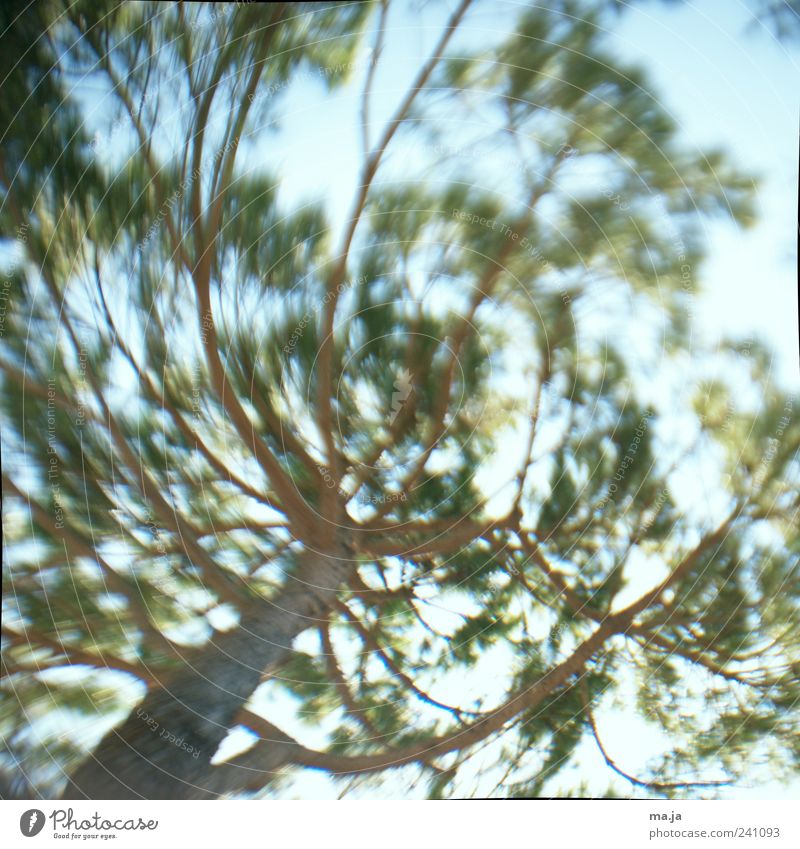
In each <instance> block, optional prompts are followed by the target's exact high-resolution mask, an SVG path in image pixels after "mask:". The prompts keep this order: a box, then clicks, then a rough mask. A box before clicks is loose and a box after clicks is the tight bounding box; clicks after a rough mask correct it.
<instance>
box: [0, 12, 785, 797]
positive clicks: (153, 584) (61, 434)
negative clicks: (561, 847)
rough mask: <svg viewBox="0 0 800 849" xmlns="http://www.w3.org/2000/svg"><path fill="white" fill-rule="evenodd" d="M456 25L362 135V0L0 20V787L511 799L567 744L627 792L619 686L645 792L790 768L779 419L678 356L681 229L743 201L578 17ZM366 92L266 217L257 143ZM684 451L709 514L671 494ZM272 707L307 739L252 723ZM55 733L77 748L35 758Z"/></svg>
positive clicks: (695, 360)
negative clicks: (317, 88)
mask: <svg viewBox="0 0 800 849" xmlns="http://www.w3.org/2000/svg"><path fill="white" fill-rule="evenodd" d="M469 5H470V4H469V2H468V0H463V2H460V3H459V4H458V6H457V7H456V8H455V10H454V11H453V13H452V16H451V17H450V19H449V20H448V22H447V24H446V26H445V27H444V28H443V30H442V32H441V34H440V36H439V38H438V41H437V43H436V45H435V47H434V49H433V51H432V52H431V54H430V58H429V59H428V60H427V61H426V62H425V63H424V64H423V65H422V66H421V67H420V69H419V72H418V74H417V76H416V78H415V79H414V80H413V82H412V83H411V85H410V87H409V89H408V91H407V93H406V94H405V95H404V96H403V97H402V98H401V99H400V100H399V102H398V105H397V106H396V109H395V111H394V112H393V114H392V115H391V117H390V118H389V120H388V122H386V123H385V124H384V125H383V126H381V127H379V128H377V127H376V122H375V121H373V120H371V114H372V111H374V108H375V103H374V102H373V98H372V97H371V89H372V87H373V86H374V84H375V78H376V75H377V73H378V71H377V70H376V67H378V63H379V61H380V55H381V52H382V50H383V45H384V40H385V39H386V38H389V37H391V36H392V33H393V30H392V27H391V26H388V27H387V26H386V24H387V20H388V15H389V14H390V13H389V10H388V6H387V4H385V3H383V4H371V3H353V4H349V5H348V4H345V5H333V4H331V5H328V4H321V5H320V4H274V5H270V6H263V7H262V6H258V5H256V6H255V7H250V6H233V7H231V6H216V5H215V6H207V7H204V8H199V7H195V6H184V5H183V4H175V5H172V4H169V5H168V4H155V5H152V4H136V5H133V4H126V5H123V6H116V5H114V4H112V3H91V4H89V3H85V4H77V5H76V4H64V5H59V4H56V3H51V4H43V5H41V6H39V7H38V10H37V13H36V14H37V15H38V19H37V18H31V17H30V16H28V17H26V18H21V17H17V15H16V13H15V11H14V10H12V11H11V12H10V13H9V18H8V22H7V25H8V26H11V27H12V29H13V33H14V38H13V40H12V43H13V44H14V49H15V52H14V53H13V55H11V56H10V57H9V59H10V66H11V67H10V69H9V70H11V69H13V71H12V73H11V74H10V76H8V77H7V80H8V82H6V83H4V86H13V92H14V94H15V95H16V96H15V97H13V98H10V97H7V98H5V103H4V105H3V109H5V110H6V111H7V113H8V114H7V115H6V116H4V117H6V119H7V120H6V121H5V122H4V125H5V126H8V127H9V131H8V133H7V136H8V139H9V141H8V143H6V139H5V138H4V147H3V154H2V159H0V166H1V168H2V170H1V171H0V181H2V189H3V206H2V226H3V232H4V233H5V234H7V235H8V236H9V237H10V238H12V239H13V238H16V243H17V246H18V249H19V251H20V252H24V260H23V261H21V262H18V263H17V264H16V265H15V266H13V268H12V271H11V273H10V274H9V276H8V278H7V287H6V288H7V292H8V294H7V306H6V309H5V314H4V326H3V335H2V354H1V355H0V356H1V361H0V370H1V371H2V379H3V394H2V399H3V407H2V416H3V418H2V426H3V430H2V432H3V444H4V469H3V489H4V495H5V498H4V528H5V539H6V542H5V557H4V570H5V572H4V578H5V582H6V585H5V586H6V592H5V594H4V624H3V662H4V676H5V677H4V683H3V695H4V700H5V707H4V711H3V716H2V723H3V736H4V740H5V741H6V748H7V750H8V751H7V754H6V756H5V763H6V767H7V772H8V774H9V775H10V776H13V775H19V774H22V775H24V776H25V779H26V781H28V782H29V783H30V784H31V785H32V789H30V790H29V791H28V792H31V793H35V792H37V788H39V789H40V790H41V788H45V789H44V790H41V792H54V791H53V790H49V788H57V789H59V790H60V788H61V787H63V786H64V784H65V778H66V775H67V773H69V780H68V781H66V790H65V791H64V793H65V796H66V798H83V797H89V798H140V797H145V798H207V797H215V796H218V795H224V794H228V795H231V794H232V795H241V794H248V793H253V792H262V791H265V790H266V791H270V789H271V788H273V787H275V786H276V785H275V782H276V781H277V780H278V778H279V777H280V776H281V775H285V774H286V773H287V772H290V771H291V770H296V769H300V768H313V769H321V770H324V771H326V772H327V773H329V774H330V775H332V776H337V777H339V778H343V779H349V777H352V776H370V775H376V776H382V775H391V774H393V773H394V772H395V771H396V770H400V769H405V770H406V771H409V770H410V771H412V772H421V775H422V776H423V777H424V779H425V780H426V781H428V782H429V791H430V793H431V795H433V796H440V795H446V794H447V793H449V792H455V791H454V789H453V788H457V787H460V786H462V785H460V784H459V782H463V781H465V780H467V781H468V780H470V779H465V778H464V776H465V775H466V776H469V775H470V774H474V771H475V770H478V771H480V770H481V769H489V768H490V767H485V766H484V767H480V766H476V763H477V761H478V759H477V758H476V757H475V756H476V755H477V754H479V753H481V752H483V751H484V750H485V751H490V752H492V753H493V756H494V759H495V761H496V763H494V764H493V765H492V767H491V768H494V769H495V771H496V772H497V774H498V782H497V788H496V790H495V792H496V793H497V794H501V795H541V794H542V793H543V792H544V789H545V788H547V787H552V786H553V785H552V783H549V782H552V781H553V780H554V779H555V777H556V776H557V775H558V773H559V771H560V770H561V769H562V768H563V767H564V766H565V765H567V764H569V763H570V762H571V760H572V759H573V757H574V755H575V751H576V748H577V747H578V745H579V743H580V742H581V741H582V740H584V739H586V738H587V737H594V738H595V739H596V742H597V745H598V746H599V747H600V751H601V752H602V755H603V757H604V758H605V760H606V762H607V763H608V765H609V767H611V768H612V769H613V770H616V771H618V772H621V773H622V774H625V773H624V770H623V768H622V767H621V766H619V765H618V764H617V763H616V760H615V756H614V753H613V752H610V751H609V750H608V749H607V747H606V746H605V745H604V743H603V737H602V729H601V728H600V727H599V725H600V723H599V722H598V721H597V718H596V712H597V706H598V705H599V704H600V702H601V700H607V699H609V698H612V697H614V695H615V693H617V692H619V689H620V688H621V687H622V686H623V684H624V683H625V682H633V683H634V684H635V687H636V689H637V692H638V700H639V705H640V709H641V711H642V713H643V714H644V715H646V717H647V718H648V720H649V721H650V722H652V723H655V724H656V725H658V726H660V727H662V728H663V729H664V730H665V731H666V733H667V735H668V738H669V741H670V748H669V749H668V750H667V751H665V755H664V758H663V760H662V761H661V762H659V763H655V764H653V765H652V768H651V769H650V770H649V773H648V774H645V775H642V776H632V775H631V776H628V778H629V779H630V782H632V787H633V788H634V792H638V793H642V794H649V793H653V794H661V795H672V794H675V793H690V794H691V793H696V792H700V791H699V790H697V789H696V788H697V787H698V786H700V787H703V786H706V787H712V788H713V787H714V786H716V785H717V784H720V783H726V782H730V781H734V780H736V778H737V776H739V775H741V773H742V771H743V770H744V769H745V767H746V765H747V758H748V756H749V754H751V753H752V752H755V751H761V750H762V748H769V749H770V751H773V752H774V753H775V759H776V764H777V765H778V766H779V767H781V766H782V767H784V768H786V769H796V767H797V765H798V758H800V748H798V741H797V738H796V736H794V735H793V733H792V731H793V728H796V722H797V699H798V693H799V689H798V675H797V671H798V668H799V667H798V664H800V655H799V654H798V639H797V599H798V582H797V580H796V555H797V539H796V536H793V535H792V533H791V529H792V527H793V525H792V522H793V520H794V519H796V515H797V507H798V496H797V493H798V491H800V489H798V487H797V486H796V484H797V481H798V457H797V449H798V445H799V444H800V427H798V419H797V415H796V412H795V410H794V409H793V407H792V402H791V399H790V398H789V397H788V396H786V395H785V394H784V393H782V392H781V391H780V389H779V388H778V387H776V386H775V385H773V384H772V383H771V382H770V381H769V379H768V377H769V375H768V372H769V353H768V352H767V351H766V349H764V348H763V347H762V346H761V345H759V344H757V343H756V342H754V341H746V342H742V341H741V340H739V341H737V340H731V342H730V344H729V345H727V347H726V348H725V349H724V350H722V351H718V352H713V353H712V352H703V351H701V350H699V349H698V347H697V345H696V343H695V342H694V341H693V339H692V336H691V322H690V318H691V302H692V297H693V294H694V292H695V291H696V287H697V285H698V281H697V277H696V275H697V274H698V271H699V269H700V264H701V261H702V258H703V252H704V247H703V244H702V240H701V238H700V236H701V231H702V227H701V222H702V220H703V219H704V218H706V217H708V216H713V215H720V216H727V217H730V218H732V219H733V220H734V221H736V222H738V223H739V224H742V225H746V224H747V223H748V221H750V220H751V219H752V195H753V182H752V180H751V178H750V177H749V176H748V175H746V174H744V173H740V172H739V171H738V170H737V169H736V168H735V167H734V166H733V165H731V164H730V163H729V161H728V160H727V158H726V157H725V155H724V154H723V153H721V152H719V151H706V152H704V153H702V154H698V153H697V152H693V151H691V150H689V149H687V148H686V147H685V146H684V145H682V143H681V139H680V134H679V132H678V129H677V127H676V125H675V123H674V121H673V120H672V119H671V118H670V116H669V114H668V113H667V112H666V110H665V109H664V108H663V107H662V106H661V105H660V103H659V100H658V98H657V96H656V94H655V93H654V92H653V90H652V86H651V84H650V82H649V81H648V78H647V75H646V73H645V72H644V71H643V70H642V69H640V68H636V67H629V66H627V65H625V64H624V63H622V62H621V61H620V60H618V59H617V58H616V57H615V56H614V55H613V54H612V53H611V51H610V50H609V49H608V47H607V46H606V44H605V40H604V36H603V27H604V25H605V24H606V23H607V22H608V16H609V15H610V14H611V11H610V9H607V8H606V6H607V5H608V4H596V3H591V2H586V3H584V2H567V0H565V2H563V3H559V4H555V3H554V4H548V5H550V6H552V8H550V9H548V10H545V9H541V8H531V9H525V10H524V11H523V13H522V15H521V16H520V18H519V20H518V22H517V24H516V27H515V29H514V31H513V32H512V33H511V34H510V35H509V36H508V37H507V38H505V39H504V40H503V41H502V43H501V44H499V45H498V46H495V47H493V48H492V50H491V51H486V52H482V51H474V50H472V51H470V50H468V49H467V48H462V49H460V50H455V49H453V43H454V42H455V41H456V40H457V38H458V32H457V31H458V28H459V26H460V25H461V23H462V21H463V19H464V18H465V16H466V15H467V14H468V9H469ZM19 8H21V5H20V6H19ZM372 39H374V41H372ZM365 44H371V46H372V47H373V48H374V50H373V53H372V54H371V56H372V57H373V59H376V58H377V62H376V61H372V60H370V61H369V62H367V65H366V67H365V66H364V60H363V59H361V58H360V57H361V56H362V53H361V52H360V51H361V50H362V47H363V46H364V45H365ZM359 67H361V68H362V70H363V71H365V73H364V76H365V85H364V90H363V95H362V98H363V99H362V107H361V116H362V119H363V138H362V147H363V151H362V156H363V164H362V168H361V175H360V179H359V181H358V185H356V186H355V188H354V199H353V203H352V207H351V211H350V213H349V214H348V216H347V217H346V219H345V220H344V221H337V220H335V219H334V218H333V217H332V216H331V213H330V211H329V210H328V209H327V208H326V206H325V205H324V204H323V203H322V202H315V203H306V204H304V205H300V204H291V203H288V202H287V200H286V199H285V197H284V196H283V195H282V192H281V175H280V173H279V172H278V170H276V169H274V168H272V167H271V164H270V143H269V140H270V138H272V135H271V134H272V132H273V128H274V125H275V123H276V122H277V121H278V118H279V115H280V104H281V103H282V102H283V101H285V99H286V98H288V97H291V96H292V92H293V89H292V84H293V82H295V81H296V80H297V79H298V78H300V77H305V78H308V77H309V76H311V77H316V78H318V79H320V80H322V82H323V84H324V85H325V86H326V87H328V88H330V89H331V90H333V89H335V88H336V87H337V86H341V85H343V84H345V83H347V81H348V77H349V76H350V75H351V74H352V73H354V72H355V71H357V70H358V68H359ZM8 90H11V89H8ZM87 92H92V94H91V97H90V96H88V95H87ZM98 102H99V103H100V104H101V106H100V107H99V114H100V115H101V117H102V118H103V120H105V122H106V124H105V128H104V129H103V131H101V132H99V133H98V134H97V135H95V136H94V137H93V136H92V133H91V130H90V129H89V127H90V126H91V121H92V120H94V121H97V120H98V119H97V115H98V112H97V111H95V113H94V117H92V114H91V112H92V108H93V107H94V106H95V104H97V103H98ZM476 127H477V128H478V130H479V132H480V133H481V134H483V136H484V137H485V135H486V133H487V130H488V131H489V141H488V146H489V147H488V148H487V147H485V145H486V140H485V138H483V137H481V138H480V139H477V135H476V132H475V130H474V129H471V128H476ZM470 133H472V134H473V135H470ZM456 138H457V140H456ZM111 139H113V143H111V142H110V140H111ZM421 139H424V142H423V143H422V144H421V148H420V149H421V150H422V151H423V155H421V156H420V157H419V166H418V167H417V166H416V164H415V161H414V157H411V156H409V155H408V151H409V150H410V149H411V147H412V145H413V144H414V143H415V142H418V141H420V140H421ZM481 145H484V147H482V146H481ZM465 149H469V150H473V151H475V150H487V149H491V151H492V153H491V156H487V157H485V158H484V157H480V156H464V155H461V154H462V152H463V150H465ZM397 151H399V153H397V156H400V157H403V159H402V161H398V159H397V156H395V157H394V158H393V154H395V153H396V152H397ZM404 152H405V153H404ZM503 157H506V158H508V157H511V158H512V160H513V162H514V163H515V169H514V171H513V173H511V174H508V173H505V174H504V173H500V171H499V169H497V168H496V167H494V166H493V165H492V163H493V162H498V161H506V160H503ZM340 230H341V233H340V232H339V231H340ZM634 351H636V352H637V353H634ZM643 351H646V352H647V353H646V354H644V355H643V354H642V352H643ZM687 351H690V352H691V356H692V361H691V362H692V366H691V369H690V370H689V373H688V374H687V373H686V372H687V370H686V366H685V362H686V361H685V357H686V352H687ZM676 375H679V379H678V380H677V381H676V380H674V378H675V376H676ZM670 376H671V377H672V378H673V381H672V385H671V388H669V389H667V388H665V389H664V390H663V391H660V392H653V391H652V386H653V383H654V381H656V380H661V381H663V383H664V386H665V387H667V386H668V381H667V378H669V377H670ZM509 445H512V446H513V447H514V450H515V452H516V454H515V455H514V457H513V461H514V464H515V465H514V470H513V472H512V473H511V474H510V475H509V476H508V480H507V481H506V482H505V483H503V482H502V481H501V476H500V472H499V471H498V468H499V467H500V466H501V465H502V464H501V463H500V459H501V458H499V455H498V453H497V452H498V450H501V449H503V450H504V449H506V448H507V446H509ZM709 458H711V461H712V465H711V471H710V474H712V475H715V476H716V480H717V481H718V485H716V486H715V488H714V493H715V495H714V500H713V502H712V503H710V505H709V507H708V509H707V510H704V509H701V508H700V507H698V506H697V505H690V504H682V503H681V499H680V498H679V497H678V495H677V494H676V493H678V492H679V491H680V484H681V481H685V480H686V477H687V475H692V474H694V472H693V470H694V469H695V468H696V466H697V464H698V463H700V462H702V463H704V464H705V468H708V463H709V462H710V461H709ZM442 608H444V609H446V610H447V611H449V613H446V614H445V612H443V610H442ZM487 665H488V668H490V669H491V673H492V677H493V679H494V682H493V692H487V693H485V694H483V695H481V696H479V697H478V698H475V697H474V695H473V696H469V695H468V692H467V688H465V687H464V686H463V685H464V682H467V683H470V682H473V683H474V682H477V681H481V680H485V670H486V669H487ZM687 682H693V684H692V686H689V683H687ZM287 694H288V695H290V696H291V698H292V701H291V704H292V705H293V706H294V710H295V712H296V717H297V722H296V724H297V725H298V728H300V727H302V723H307V724H308V723H310V724H312V725H313V726H314V727H315V728H316V729H317V730H318V731H320V732H322V733H324V737H325V739H326V741H327V742H326V744H325V745H324V746H317V747H313V746H309V745H303V744H302V743H301V742H300V741H299V740H297V739H295V738H294V737H293V736H291V735H290V734H289V733H287V731H286V730H285V729H284V728H282V727H281V722H280V720H279V719H276V716H275V714H274V713H272V714H271V713H270V705H271V704H273V703H274V700H275V699H280V698H283V700H284V701H285V699H286V695H287ZM271 700H272V701H271ZM58 717H61V718H62V725H61V726H59V725H58V721H57V720H58ZM78 717H89V718H91V720H92V728H100V729H102V730H103V732H104V736H103V737H102V739H100V740H99V742H98V743H97V744H96V745H95V746H93V747H92V748H91V751H85V748H86V742H85V739H81V738H80V735H73V737H72V738H70V737H69V735H66V736H65V735H63V734H59V735H58V738H57V739H55V733H53V734H52V737H51V739H47V736H46V734H47V732H46V730H43V720H49V726H48V727H50V728H51V729H52V728H59V729H60V728H62V727H63V725H64V723H65V722H66V723H72V722H77V721H78V720H77V718H78ZM240 726H244V727H245V728H248V729H250V730H251V732H252V733H253V734H254V735H256V737H257V738H258V739H257V741H256V742H255V743H254V744H253V745H252V746H251V747H250V748H249V749H247V750H245V751H243V752H240V753H239V754H237V755H235V756H231V757H228V759H227V760H222V761H219V760H214V762H213V763H212V759H213V758H214V756H215V754H216V753H217V752H218V750H219V747H220V745H221V744H222V743H223V741H225V740H226V738H228V737H229V735H230V733H231V731H232V729H235V728H238V727H240ZM83 727H85V726H83ZM41 735H45V736H44V737H41ZM487 746H488V747H490V748H489V749H486V747H487ZM79 758H80V759H81V761H80V763H78V759H79ZM76 764H77V766H76ZM469 770H473V773H470V772H469ZM275 792H277V790H276V791H275ZM711 792H713V790H712V791H711Z"/></svg>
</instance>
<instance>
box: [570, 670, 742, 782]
mask: <svg viewBox="0 0 800 849" xmlns="http://www.w3.org/2000/svg"><path fill="white" fill-rule="evenodd" d="M581 691H582V693H583V703H584V705H583V707H584V712H585V714H586V720H587V722H588V725H589V728H590V729H591V731H592V736H593V737H594V740H595V742H596V743H597V748H598V749H599V750H600V754H601V755H602V756H603V760H604V761H605V762H606V765H607V766H609V767H610V768H611V769H612V770H614V772H616V773H617V775H621V776H622V777H623V778H624V779H626V780H627V781H630V782H631V784H635V785H636V786H637V787H644V788H646V789H648V790H657V791H665V790H681V789H685V788H690V787H725V786H727V785H730V784H732V783H733V782H732V781H731V780H727V781H668V782H665V781H643V780H642V779H640V778H636V777H635V776H633V775H631V774H630V773H628V772H625V771H624V770H623V769H621V768H620V767H619V766H617V764H616V763H615V762H614V760H613V759H612V758H611V756H610V755H609V754H608V751H607V750H606V748H605V746H604V745H603V743H602V741H601V739H600V734H599V733H598V731H597V724H596V723H595V720H594V716H593V714H592V709H591V706H590V704H589V699H588V694H587V693H586V690H585V687H583V686H582V687H581Z"/></svg>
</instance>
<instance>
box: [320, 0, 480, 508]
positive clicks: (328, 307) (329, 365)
mask: <svg viewBox="0 0 800 849" xmlns="http://www.w3.org/2000/svg"><path fill="white" fill-rule="evenodd" d="M470 2H471V0H461V3H460V4H459V5H458V7H457V9H456V10H455V12H453V14H452V15H451V17H450V19H449V21H448V22H447V25H446V28H445V31H444V32H443V33H442V35H441V37H440V38H439V41H438V42H437V44H436V46H435V47H434V50H433V52H432V54H431V56H430V58H429V59H428V61H427V62H426V63H425V64H424V65H423V66H422V68H421V69H420V71H419V73H418V74H417V76H416V78H415V79H414V82H413V83H412V85H411V88H410V89H409V91H408V93H407V94H406V96H405V98H404V99H403V101H402V102H401V104H400V106H399V107H398V109H397V111H396V112H395V114H394V116H393V118H392V119H391V120H390V121H389V123H388V125H387V126H386V128H385V130H384V132H383V135H382V136H381V138H380V139H379V141H378V142H377V144H376V146H375V149H374V150H373V152H372V153H371V154H370V156H369V157H368V158H367V160H366V162H365V164H364V169H363V173H362V176H361V186H360V187H359V190H358V192H357V194H356V198H355V201H354V204H353V210H352V213H351V215H350V219H349V223H348V226H347V229H346V231H345V234H344V239H343V243H342V247H341V250H340V252H339V259H338V261H337V263H336V265H335V267H334V269H333V272H332V273H331V276H330V278H329V280H328V285H327V296H326V303H325V311H324V316H323V329H322V336H321V341H320V349H319V381H318V387H317V423H318V426H319V430H320V432H321V434H322V438H323V440H324V443H325V451H326V453H327V457H328V465H329V466H330V468H331V470H332V472H333V477H334V480H335V483H336V486H334V487H332V488H326V489H324V490H323V499H322V508H323V515H324V516H325V518H326V519H328V521H330V522H334V521H336V512H337V504H338V505H339V507H340V508H341V507H342V506H343V505H341V504H340V503H339V499H338V496H337V491H338V487H339V485H340V482H341V478H342V470H341V469H340V468H339V458H338V452H337V451H336V445H335V441H334V437H333V418H332V411H331V378H332V371H333V323H334V317H335V315H336V306H337V303H338V299H339V292H340V287H341V285H342V283H343V281H344V278H345V273H346V269H347V260H348V256H349V254H350V247H351V245H352V242H353V237H354V236H355V232H356V228H357V227H358V223H359V221H360V220H361V216H362V213H363V212H364V208H365V206H366V202H367V196H368V194H369V190H370V187H371V185H372V182H373V180H374V178H375V175H376V174H377V172H378V167H379V165H380V163H381V159H382V158H383V156H384V154H385V153H386V149H387V148H388V146H389V143H390V142H391V140H392V138H393V137H394V135H395V133H396V132H397V130H398V128H399V127H400V126H401V124H402V123H403V122H404V121H405V120H406V118H407V116H408V112H409V110H410V109H411V106H412V104H413V103H414V100H415V99H416V97H417V95H418V94H419V92H420V91H421V90H422V89H423V88H424V86H425V84H426V83H427V81H428V79H429V77H430V75H431V74H432V73H433V70H434V68H435V67H436V65H437V64H438V63H439V61H440V59H441V57H442V54H443V51H444V49H445V48H446V46H447V44H448V42H449V41H450V39H451V37H452V36H453V33H454V32H455V30H456V28H457V27H458V25H459V23H460V22H461V19H462V18H463V16H464V14H465V13H466V11H467V8H468V7H469V5H470Z"/></svg>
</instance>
